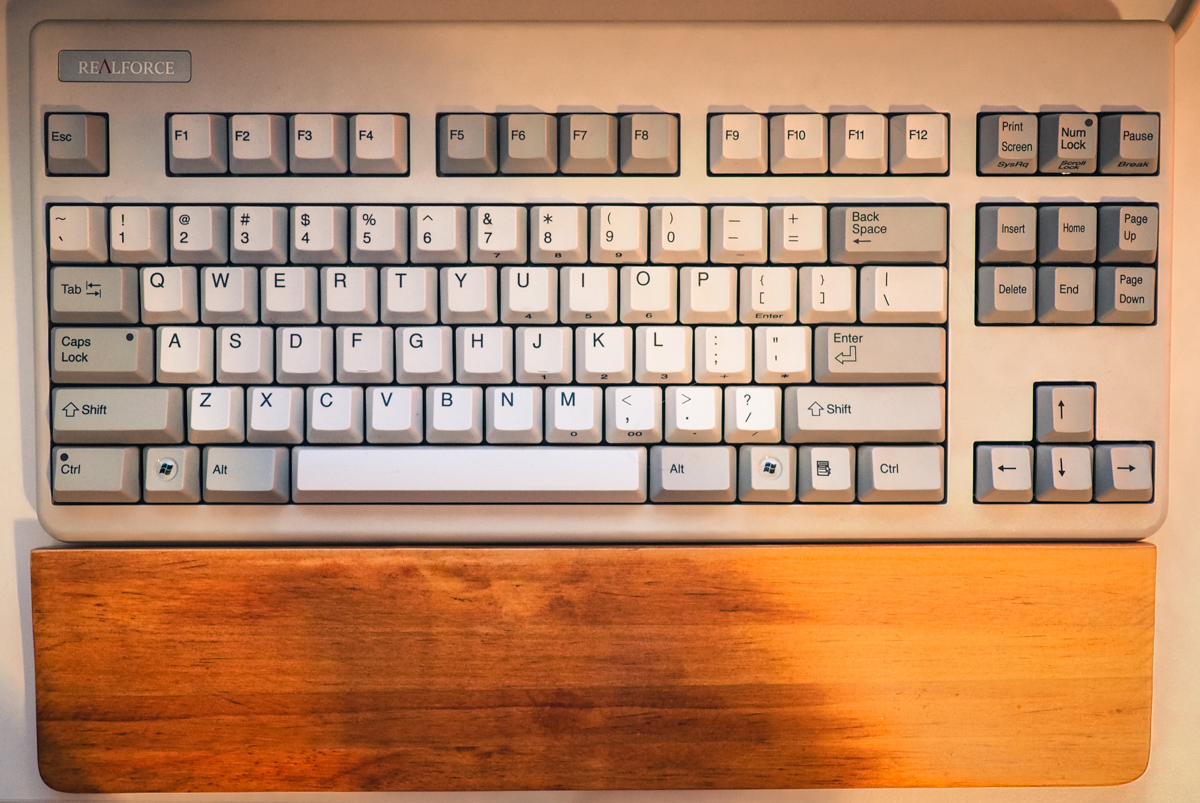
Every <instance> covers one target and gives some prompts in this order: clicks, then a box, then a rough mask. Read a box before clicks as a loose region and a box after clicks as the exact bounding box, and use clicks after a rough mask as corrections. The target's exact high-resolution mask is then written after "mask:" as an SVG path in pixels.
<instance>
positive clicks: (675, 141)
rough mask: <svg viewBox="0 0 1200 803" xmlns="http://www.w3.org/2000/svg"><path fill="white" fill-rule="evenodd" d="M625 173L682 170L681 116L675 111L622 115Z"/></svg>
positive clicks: (643, 173)
mask: <svg viewBox="0 0 1200 803" xmlns="http://www.w3.org/2000/svg"><path fill="white" fill-rule="evenodd" d="M620 131H621V172H622V173H626V174H640V175H647V174H652V175H670V174H672V173H678V172H679V118H678V117H676V116H675V115H673V114H624V115H621V123H620Z"/></svg>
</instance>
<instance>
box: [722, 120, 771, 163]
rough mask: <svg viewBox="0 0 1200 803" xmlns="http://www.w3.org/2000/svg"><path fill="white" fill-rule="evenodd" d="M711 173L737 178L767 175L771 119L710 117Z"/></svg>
mask: <svg viewBox="0 0 1200 803" xmlns="http://www.w3.org/2000/svg"><path fill="white" fill-rule="evenodd" d="M708 170H709V172H710V173H718V174H733V175H744V174H747V173H765V172H767V118H766V117H764V116H763V115H761V114H714V115H712V116H711V117H709V118H708Z"/></svg>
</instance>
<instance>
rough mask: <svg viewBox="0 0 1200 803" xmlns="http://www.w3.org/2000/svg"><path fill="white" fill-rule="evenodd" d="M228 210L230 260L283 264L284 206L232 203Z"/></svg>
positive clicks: (285, 253)
mask: <svg viewBox="0 0 1200 803" xmlns="http://www.w3.org/2000/svg"><path fill="white" fill-rule="evenodd" d="M230 214H231V215H232V216H233V230H232V232H231V233H230V237H229V258H230V260H232V261H233V262H240V263H245V264H249V265H282V264H283V263H285V262H287V258H288V236H287V232H288V210H287V207H283V206H235V207H233V209H232V210H231V212H230ZM309 239H310V240H311V239H312V237H311V236H310V237H309Z"/></svg>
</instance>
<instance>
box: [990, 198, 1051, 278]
mask: <svg viewBox="0 0 1200 803" xmlns="http://www.w3.org/2000/svg"><path fill="white" fill-rule="evenodd" d="M1037 217H1038V215H1037V207H1034V206H981V207H979V230H978V235H979V261H980V262H991V263H996V262H999V263H1004V264H1013V263H1017V264H1021V265H1032V264H1033V262H1034V261H1035V260H1036V259H1037V245H1038V241H1037Z"/></svg>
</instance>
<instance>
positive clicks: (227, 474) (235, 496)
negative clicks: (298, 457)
mask: <svg viewBox="0 0 1200 803" xmlns="http://www.w3.org/2000/svg"><path fill="white" fill-rule="evenodd" d="M289 463H290V461H289V460H288V450H287V449H286V448H283V447H278V446H276V447H270V446H206V447H204V452H203V455H202V465H203V476H204V501H205V502H230V503H237V504H254V505H264V504H265V505H271V504H277V505H281V504H284V503H286V502H287V501H288V492H289V490H290V488H289V473H290V468H291V466H290V465H289Z"/></svg>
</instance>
